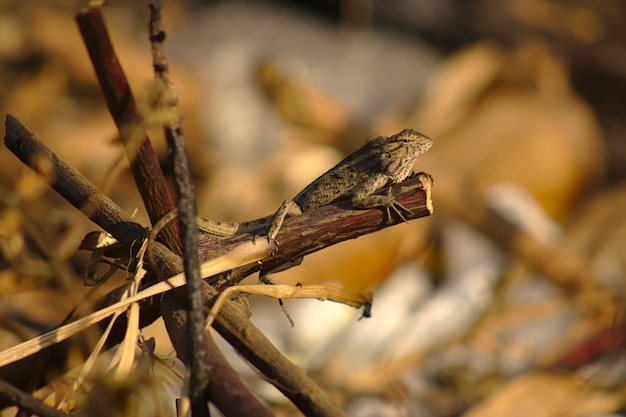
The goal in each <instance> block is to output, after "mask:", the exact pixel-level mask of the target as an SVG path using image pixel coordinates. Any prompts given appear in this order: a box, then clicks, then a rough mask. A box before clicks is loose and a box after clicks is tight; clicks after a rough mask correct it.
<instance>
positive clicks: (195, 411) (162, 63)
mask: <svg viewBox="0 0 626 417" xmlns="http://www.w3.org/2000/svg"><path fill="white" fill-rule="evenodd" d="M149 7H150V22H149V25H148V27H149V33H150V44H151V46H152V63H153V67H154V74H155V78H156V82H157V84H158V85H159V86H160V88H159V90H160V89H161V88H162V89H163V91H162V93H163V94H159V96H161V97H163V95H164V96H166V97H169V96H170V95H169V94H167V90H171V89H172V86H171V84H170V80H169V77H168V64H167V58H166V56H165V51H164V50H163V41H164V40H165V32H164V31H163V30H162V29H161V4H160V2H159V1H157V2H155V3H152V4H150V5H149ZM170 105H171V106H174V103H160V106H170ZM164 130H165V137H166V141H167V144H168V147H169V149H170V150H171V157H170V158H171V160H172V166H173V168H174V185H175V186H176V191H177V192H178V219H179V224H180V240H181V242H182V249H183V266H184V269H185V277H186V278H187V286H186V288H187V301H188V305H187V306H185V303H179V302H178V300H173V303H172V306H177V305H179V304H180V305H182V307H183V308H185V307H186V308H185V309H186V310H187V311H186V313H187V314H186V315H185V316H186V317H187V320H186V322H187V323H186V327H188V331H187V332H186V336H188V337H187V338H186V339H184V340H182V341H181V342H182V346H177V349H176V351H177V352H179V351H181V353H179V354H178V356H179V357H180V358H181V359H182V360H183V361H184V362H185V363H186V364H187V366H188V367H189V377H188V383H189V388H188V389H189V393H188V395H189V400H190V406H191V415H192V416H193V417H201V416H208V415H209V409H208V401H209V397H208V392H207V391H206V389H207V387H208V385H209V375H210V374H211V369H212V368H213V369H215V366H213V364H212V363H211V362H209V360H208V359H209V352H208V350H207V340H206V339H207V338H208V337H210V336H208V333H205V331H204V303H203V299H202V282H201V279H200V272H199V260H198V250H197V249H198V246H197V239H198V226H197V224H196V215H197V209H196V201H195V195H194V188H193V184H192V182H191V172H190V169H189V161H188V159H187V149H186V145H185V137H184V135H183V129H182V126H181V125H180V119H179V118H178V117H176V118H172V120H170V121H169V122H168V123H167V125H166V126H165V129H164ZM175 296H176V294H173V295H170V294H166V295H165V296H164V298H169V297H175ZM163 318H164V319H165V320H166V326H167V328H168V329H170V328H172V327H173V326H176V325H180V324H181V323H180V321H181V320H180V316H179V315H177V316H176V317H174V316H173V315H170V314H164V315H163ZM177 318H178V320H176V319H177ZM182 324H183V325H184V324H185V323H182ZM180 348H183V349H185V348H187V349H186V350H187V351H190V352H189V353H188V354H185V353H182V352H183V351H182V350H181V349H180ZM215 353H216V354H219V352H215ZM221 356H222V355H221V354H219V357H221ZM220 359H221V358H220ZM213 377H215V375H213ZM217 380H218V381H219V379H217ZM220 382H222V383H223V382H225V381H220ZM225 386H226V385H223V387H225ZM224 389H225V388H224ZM217 396H221V393H220V394H219V395H217ZM217 396H216V397H217Z"/></svg>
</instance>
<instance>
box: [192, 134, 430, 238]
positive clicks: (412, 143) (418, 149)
mask: <svg viewBox="0 0 626 417" xmlns="http://www.w3.org/2000/svg"><path fill="white" fill-rule="evenodd" d="M432 144H433V141H432V139H430V138H429V137H428V136H426V135H423V134H421V133H419V132H416V131H415V130H412V129H404V130H403V131H401V132H400V133H397V134H395V135H392V136H378V137H376V138H373V139H370V140H368V141H367V142H366V143H365V144H364V145H363V146H362V147H361V148H359V149H358V150H356V151H355V152H353V153H352V154H350V155H348V156H347V157H346V158H345V159H343V160H342V161H341V162H339V163H338V164H337V165H335V166H334V167H333V168H331V169H330V170H328V171H326V172H325V173H324V174H322V175H321V176H320V177H319V178H317V179H316V180H315V181H313V182H312V183H311V184H309V185H308V186H307V187H306V188H305V189H303V190H302V191H300V192H299V193H298V194H297V195H296V196H295V197H294V198H293V199H291V200H286V201H285V202H284V203H283V204H282V205H281V206H280V208H279V209H278V211H277V212H276V213H275V214H274V215H272V216H268V217H264V218H262V219H258V220H253V221H250V222H245V223H233V222H220V221H214V220H207V219H203V218H200V217H199V218H198V228H199V229H200V231H201V232H204V233H207V234H210V235H213V236H218V237H229V236H234V235H236V234H238V233H245V232H248V231H251V230H255V229H258V228H260V227H262V226H266V225H267V226H269V230H268V233H267V238H268V239H270V240H274V239H275V238H276V235H277V234H278V231H279V230H280V228H281V226H282V224H283V220H284V219H285V217H286V216H294V215H298V214H302V213H303V212H308V211H310V210H314V209H317V208H319V207H322V206H325V205H327V204H330V203H332V202H334V201H336V200H340V199H350V201H351V203H352V205H353V207H355V208H359V209H370V208H373V207H385V209H386V211H387V217H388V219H389V220H391V211H390V210H391V209H393V211H394V212H395V213H397V214H398V216H400V217H401V218H402V219H403V220H404V221H406V219H405V218H404V216H403V215H402V212H401V210H404V211H406V212H409V213H410V210H408V209H406V208H405V207H403V206H402V205H400V204H399V203H398V202H397V201H396V200H395V198H394V197H393V196H392V195H391V194H389V193H388V194H387V195H378V194H374V193H376V192H377V191H379V190H380V189H382V188H384V187H385V186H387V185H391V184H395V183H399V182H402V181H403V180H405V179H406V178H407V177H408V176H409V175H410V174H411V173H412V171H413V165H414V164H415V160H416V159H417V158H418V157H419V156H420V155H422V154H423V153H424V152H426V151H427V150H428V149H429V148H430V147H431V146H432Z"/></svg>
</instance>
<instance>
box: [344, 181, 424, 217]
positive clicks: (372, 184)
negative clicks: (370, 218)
mask: <svg viewBox="0 0 626 417" xmlns="http://www.w3.org/2000/svg"><path fill="white" fill-rule="evenodd" d="M388 182H389V177H387V175H384V174H379V175H375V176H372V177H371V178H369V179H368V180H366V181H364V182H362V183H361V184H359V185H357V186H356V187H354V189H353V190H352V198H351V200H350V201H351V203H352V206H353V207H355V208H359V209H370V208H373V207H385V210H386V211H387V221H389V222H391V221H392V218H391V211H390V210H393V211H395V212H396V214H397V215H398V216H400V218H401V219H402V220H403V221H405V222H406V221H407V219H406V218H405V217H404V215H403V214H402V212H401V211H400V209H402V210H404V211H405V212H407V213H409V214H413V212H412V211H411V210H409V209H407V208H406V207H404V206H403V205H402V204H400V203H398V202H397V201H396V199H395V197H394V196H392V195H391V188H389V189H388V190H387V195H379V194H373V193H375V192H376V191H378V190H380V189H381V188H383V187H384V186H385V185H387V183H388Z"/></svg>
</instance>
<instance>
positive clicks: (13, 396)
mask: <svg viewBox="0 0 626 417" xmlns="http://www.w3.org/2000/svg"><path fill="white" fill-rule="evenodd" d="M0 398H1V399H3V400H6V401H7V402H10V403H11V404H16V405H19V406H20V408H22V409H24V410H28V411H29V412H31V413H32V414H36V415H38V416H40V417H67V416H68V415H70V414H66V413H64V412H63V411H60V410H57V409H56V408H52V407H50V406H48V405H46V404H45V403H44V402H43V401H41V400H40V399H39V398H35V397H33V396H32V395H30V394H27V393H25V392H23V391H20V390H19V389H17V388H15V387H14V386H12V385H11V384H9V383H8V382H6V381H2V380H0Z"/></svg>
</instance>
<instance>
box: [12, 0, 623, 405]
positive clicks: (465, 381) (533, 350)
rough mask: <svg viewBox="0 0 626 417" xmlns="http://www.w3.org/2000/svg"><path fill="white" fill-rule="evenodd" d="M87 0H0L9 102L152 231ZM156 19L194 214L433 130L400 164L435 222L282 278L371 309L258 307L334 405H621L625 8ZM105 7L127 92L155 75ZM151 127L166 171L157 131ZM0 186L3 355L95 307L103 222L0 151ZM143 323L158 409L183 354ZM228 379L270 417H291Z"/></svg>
mask: <svg viewBox="0 0 626 417" xmlns="http://www.w3.org/2000/svg"><path fill="white" fill-rule="evenodd" d="M85 6H86V2H79V1H74V0H66V1H63V0H59V1H45V2H44V1H41V2H24V1H21V2H20V1H12V0H2V1H0V107H1V109H0V112H1V113H2V114H3V115H6V114H12V115H13V116H15V117H17V118H18V119H20V120H21V121H22V122H23V123H24V124H25V125H26V126H28V127H29V128H30V129H31V130H32V131H33V132H34V133H35V134H36V135H37V136H38V138H39V139H40V140H42V141H43V142H45V143H46V144H47V145H48V146H49V147H50V148H52V150H54V151H55V152H56V153H57V154H59V155H60V156H61V157H62V158H64V159H65V160H67V161H69V162H70V163H71V164H73V166H74V167H75V168H76V169H78V170H79V171H80V172H82V173H83V174H84V175H85V176H86V177H87V178H89V179H90V180H91V181H92V182H94V183H95V184H96V185H98V186H104V185H105V183H108V184H110V186H107V187H108V189H107V193H108V195H110V196H111V198H113V200H114V201H115V202H116V203H118V204H119V205H120V206H121V207H122V208H123V209H124V210H126V211H127V212H128V213H135V214H134V215H135V217H136V219H137V220H138V221H139V222H141V223H142V224H145V225H148V220H147V216H146V215H145V212H144V209H143V207H142V203H141V200H140V199H139V196H138V194H137V192H136V190H135V189H134V185H133V181H132V177H131V175H130V174H129V172H128V170H127V169H125V170H122V171H121V172H119V171H115V177H114V178H112V177H111V175H112V172H113V170H112V167H113V166H114V165H115V164H116V161H117V160H118V158H120V156H121V155H123V151H122V150H121V148H120V146H119V143H118V138H117V132H116V129H115V125H114V123H113V122H112V119H111V117H110V115H109V113H108V111H107V109H106V105H105V103H104V100H103V97H102V94H101V92H100V91H99V87H98V84H97V82H96V78H95V75H94V73H93V70H92V67H91V64H90V62H89V58H88V55H87V53H86V51H85V48H84V45H83V43H82V40H81V38H80V35H79V33H78V30H77V27H76V25H75V22H74V20H73V19H74V15H75V14H76V12H77V11H78V10H79V9H80V8H81V7H85ZM163 8H164V10H163V20H164V22H163V23H164V26H165V30H166V32H167V40H166V43H165V49H166V52H167V53H168V58H169V60H170V72H171V77H172V79H173V81H174V82H175V83H176V87H177V89H178V94H179V106H180V113H181V114H182V116H183V118H184V120H183V127H184V129H185V134H186V138H187V140H188V149H189V156H190V158H191V163H192V168H193V172H194V175H195V177H196V191H197V198H198V208H199V213H200V214H201V215H202V216H204V217H207V218H211V219H219V220H234V221H245V220H250V219H254V218H258V217H263V216H266V215H268V214H270V213H272V212H273V211H275V210H276V208H277V207H278V206H279V205H280V203H281V202H282V201H283V200H285V199H286V198H290V197H292V196H294V195H295V194H296V193H297V192H298V191H300V190H301V189H302V188H304V187H305V186H306V185H307V184H308V183H309V182H310V181H311V180H313V179H314V178H316V177H317V176H318V175H320V174H321V173H323V172H325V171H326V170H327V169H329V168H330V167H332V166H333V165H334V164H335V163H336V162H338V161H339V160H340V159H341V158H342V157H343V156H345V155H347V154H348V153H350V152H352V151H354V150H355V149H357V148H358V147H359V146H360V145H361V144H362V143H363V142H364V141H365V140H366V139H367V138H370V137H373V136H376V135H381V134H384V135H389V134H393V133H396V132H398V131H400V130H402V129H404V128H407V127H410V128H413V129H416V130H418V131H420V132H423V133H424V134H426V135H428V136H430V137H431V138H433V139H434V142H435V144H434V146H433V147H432V148H431V150H430V151H429V152H428V153H427V154H426V155H424V156H422V157H421V158H420V159H418V162H417V164H416V167H415V170H416V171H426V172H428V173H430V174H431V175H432V176H433V177H434V180H435V184H434V189H433V203H434V208H435V212H434V214H433V215H432V216H430V217H429V218H424V219H419V220H416V221H412V222H410V223H408V224H402V225H398V226H395V227H393V228H389V229H386V230H384V231H382V232H379V233H375V234H372V235H368V236H364V237H361V238H359V239H357V240H354V241H349V242H344V243H342V244H339V245H336V246H333V247H331V248H327V249H326V250H323V251H321V252H318V253H315V254H313V255H310V256H307V257H306V259H305V260H304V262H303V264H302V265H301V266H300V267H297V268H293V269H291V270H288V271H286V272H284V273H280V274H276V275H275V276H274V277H273V279H274V280H275V281H276V282H279V283H291V284H295V283H298V282H300V283H303V284H310V283H333V284H338V285H342V286H345V287H347V288H351V289H358V290H365V289H368V290H372V291H374V300H375V302H374V308H373V318H371V319H368V320H362V321H358V322H357V321H356V319H357V318H358V317H359V314H360V313H359V312H356V311H353V310H350V309H349V308H347V307H345V306H336V305H331V304H330V303H322V304H320V303H319V302H318V301H312V302H305V301H301V300H287V301H286V305H287V309H288V310H289V312H290V313H291V315H292V317H293V318H294V320H295V324H296V325H295V328H291V327H290V326H289V323H288V321H287V320H286V318H285V317H284V316H283V314H282V312H281V310H280V308H279V307H278V305H277V303H276V302H275V301H272V300H270V301H268V300H263V299H258V298H252V299H251V301H252V304H253V306H252V312H253V317H252V320H253V322H255V324H257V325H258V326H259V327H261V328H262V329H263V330H264V331H265V332H267V334H268V335H269V336H270V337H271V338H272V340H273V341H274V342H275V343H276V345H277V346H278V347H279V348H280V349H281V350H282V351H283V352H285V353H286V354H287V355H288V356H289V357H290V358H292V359H293V360H294V361H295V362H296V363H298V364H300V365H301V366H303V367H305V368H306V369H307V370H308V372H309V373H310V374H311V375H313V376H314V377H315V378H316V380H317V381H318V383H320V384H321V385H322V386H323V387H324V388H325V389H326V390H327V391H328V392H330V393H331V394H332V395H333V398H334V399H335V401H337V402H338V403H339V404H341V406H342V407H343V408H344V409H345V410H346V411H347V412H348V414H349V415H354V416H407V415H410V416H468V417H469V416H471V417H478V416H480V417H492V416H503V415H516V416H534V417H536V416H545V417H548V416H591V415H593V416H609V415H612V416H614V415H626V412H624V411H623V410H624V409H625V408H624V399H625V397H624V393H625V387H626V386H625V385H624V375H626V368H624V360H623V350H624V343H625V337H624V331H625V330H626V329H625V328H624V322H623V315H622V310H623V306H624V302H623V299H622V298H623V296H622V294H623V291H624V287H625V283H626V281H625V276H624V272H625V267H626V256H625V254H626V251H625V250H624V248H625V247H626V221H625V220H626V216H625V214H624V213H626V188H625V187H626V184H625V183H624V180H625V179H626V141H625V139H624V135H625V133H626V118H625V117H624V114H626V100H625V99H624V97H626V26H625V25H624V24H623V22H624V20H625V19H626V3H623V2H621V1H618V0H598V1H595V2H593V4H591V3H590V2H584V1H579V0H497V1H496V0H474V1H459V0H441V1H436V2H435V1H425V0H387V1H382V0H344V1H338V0H317V1H315V0H310V1H297V2H294V1H291V2H288V1H250V2H245V1H199V0H198V1H191V0H189V1H176V2H173V1H172V2H168V1H164V2H163ZM104 13H105V17H106V19H107V24H108V28H109V32H110V35H111V36H112V38H113V42H114V45H115V48H116V52H117V54H118V57H119V59H120V62H121V63H122V66H123V68H124V70H125V71H126V73H127V76H128V78H129V81H130V84H131V86H132V87H133V91H134V94H135V96H136V98H138V99H139V100H141V97H142V96H145V95H146V91H147V89H148V86H149V84H150V81H151V80H152V78H153V74H152V63H151V57H150V49H149V42H148V34H147V21H148V8H147V2H144V1H135V2H125V1H121V0H120V1H109V2H108V5H107V6H106V7H104ZM150 136H151V139H152V141H153V144H154V146H155V147H156V148H157V150H158V152H159V154H160V155H161V156H162V158H163V162H164V168H165V169H166V170H168V169H169V167H168V166H167V164H166V162H165V161H166V155H165V146H164V141H163V138H162V135H161V132H160V131H159V129H154V131H153V132H150ZM0 186H1V187H2V190H1V192H0V194H2V195H3V197H0V288H1V292H0V294H1V295H0V328H1V329H0V331H1V332H2V337H1V338H0V340H2V343H1V344H0V349H4V348H6V347H9V346H12V345H15V344H17V343H19V342H20V341H22V340H25V339H27V338H29V337H32V336H33V335H35V334H38V333H39V332H41V331H43V330H45V329H49V328H51V327H53V326H55V325H56V324H58V323H59V322H60V321H61V320H62V319H63V317H64V316H65V314H67V313H68V312H69V310H70V308H71V306H73V305H74V304H75V303H77V302H78V300H79V299H81V298H82V297H83V295H84V294H85V293H86V292H87V291H88V289H87V288H84V287H83V284H82V278H81V277H82V274H83V271H84V270H85V266H86V263H87V261H88V259H89V253H85V252H84V251H81V252H77V250H76V248H77V247H78V245H79V243H80V241H81V239H82V237H83V236H84V235H85V233H87V232H89V231H92V230H95V226H93V225H91V224H90V223H89V222H88V221H87V220H86V219H85V218H84V217H83V216H82V215H81V214H80V213H78V212H77V211H76V210H75V209H73V208H71V207H70V206H69V205H68V204H67V203H66V202H64V201H63V200H62V199H61V198H59V197H58V196H56V195H55V194H54V192H53V191H50V190H48V189H47V188H46V186H45V184H41V183H39V182H37V181H35V180H33V179H32V178H31V177H29V174H28V170H27V169H26V168H24V167H23V165H21V163H19V161H18V160H17V158H15V157H14V156H13V155H12V154H11V153H10V152H9V151H8V150H6V149H5V148H3V150H2V151H0ZM52 262H54V263H56V264H59V265H63V266H64V268H62V271H64V274H63V276H62V277H61V276H59V275H58V271H59V269H58V268H52V267H51V266H50V264H51V263H52ZM53 271H56V272H53ZM122 280H123V275H122V274H120V275H119V276H118V277H117V278H116V277H113V278H111V279H110V280H109V282H107V283H106V284H105V285H104V286H103V288H102V291H106V289H110V288H113V287H115V286H119V285H121V283H122ZM250 282H253V283H254V282H256V278H253V279H252V280H251V281H250ZM150 331H151V333H150V332H148V333H146V337H149V336H150V335H153V334H154V335H156V336H157V339H156V340H157V342H156V351H157V353H158V354H159V355H162V356H163V357H164V358H166V361H167V364H168V365H167V366H165V367H164V369H163V370H162V371H161V373H162V374H159V375H160V377H162V378H163V379H167V380H168V381H169V382H168V384H164V386H167V387H170V388H167V389H170V390H171V392H172V393H171V394H170V395H172V396H175V395H177V394H176V390H177V389H178V388H171V387H172V386H174V387H176V386H178V385H180V378H179V376H177V375H176V374H175V373H174V372H171V368H170V367H171V366H172V362H173V360H174V356H175V355H174V353H173V352H172V350H171V347H169V346H168V341H167V336H166V335H164V334H163V332H162V330H159V328H158V326H153V328H152V329H150ZM231 350H232V349H229V348H228V347H226V349H225V351H227V352H230V351H231ZM233 356H235V355H233ZM233 361H237V358H236V357H233ZM77 363H80V360H78V359H76V363H74V365H75V364H77ZM176 366H179V365H176ZM236 366H238V367H239V369H240V370H241V373H242V374H243V375H244V376H245V378H246V379H247V380H248V381H249V383H250V385H251V386H253V387H254V389H255V391H256V392H257V393H258V394H259V395H260V396H262V397H263V398H264V399H266V400H267V401H268V402H270V404H272V406H273V407H274V410H275V413H276V414H277V415H297V414H294V413H295V411H294V410H293V408H292V407H291V406H290V405H289V404H287V403H286V401H285V400H284V398H283V397H282V396H280V395H279V394H277V391H275V390H274V389H273V388H271V386H270V385H269V384H267V383H266V382H263V381H261V380H259V378H258V375H257V374H256V373H255V372H254V371H252V370H251V369H250V368H249V367H248V366H247V365H246V364H244V363H240V362H239V363H237V365H236ZM179 371H180V369H179ZM66 377H67V378H70V379H71V377H69V376H66ZM163 389H166V388H163ZM52 391H54V389H52ZM49 392H50V391H48V392H47V393H44V394H42V395H43V396H45V395H48V394H49ZM140 408H141V407H140ZM161 411H163V410H161Z"/></svg>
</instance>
